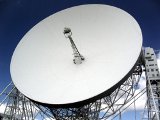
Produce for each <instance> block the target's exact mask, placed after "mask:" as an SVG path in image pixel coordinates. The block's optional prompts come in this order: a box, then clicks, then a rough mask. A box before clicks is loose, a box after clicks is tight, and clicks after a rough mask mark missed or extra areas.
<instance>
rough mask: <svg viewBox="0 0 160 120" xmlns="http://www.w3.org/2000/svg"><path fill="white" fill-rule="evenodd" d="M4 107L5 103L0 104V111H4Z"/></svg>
mask: <svg viewBox="0 0 160 120" xmlns="http://www.w3.org/2000/svg"><path fill="white" fill-rule="evenodd" d="M5 108H6V104H2V105H1V106H0V113H4V111H5Z"/></svg>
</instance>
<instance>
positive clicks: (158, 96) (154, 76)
mask: <svg viewBox="0 0 160 120" xmlns="http://www.w3.org/2000/svg"><path fill="white" fill-rule="evenodd" d="M144 59H145V68H146V72H145V73H146V89H147V101H146V105H145V109H144V113H143V117H142V119H148V120H160V73H159V68H158V64H157V58H156V54H155V52H154V50H153V48H150V47H146V48H145V49H144Z"/></svg>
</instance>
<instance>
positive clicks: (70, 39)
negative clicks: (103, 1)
mask: <svg viewBox="0 0 160 120" xmlns="http://www.w3.org/2000/svg"><path fill="white" fill-rule="evenodd" d="M142 59H143V55H142V33H141V29H140V27H139V25H138V23H137V22H136V20H135V19H134V18H133V17H132V16H131V15H129V14H128V13H127V12H125V11H123V10H121V9H119V8H116V7H113V6H108V5H97V4H91V5H80V6H76V7H72V8H68V9H65V10H62V11H60V12H57V13H55V14H53V15H51V16H49V17H47V18H46V19H44V20H42V21H40V22H39V23H38V24H37V25H35V26H34V27H33V28H32V29H31V30H30V31H28V32H27V33H26V35H25V36H24V37H23V38H22V40H21V41H20V42H19V44H18V45H17V47H16V49H15V51H14V53H13V56H12V60H11V65H10V71H11V77H12V80H13V83H14V85H15V86H16V88H17V89H18V90H19V91H20V92H21V93H22V94H24V95H25V96H26V97H27V98H28V99H30V100H31V101H32V102H34V103H35V104H37V105H38V106H40V107H41V106H43V107H47V108H48V109H49V110H50V111H51V113H52V114H53V116H54V117H55V118H56V119H58V120H59V119H69V120H70V119H95V120H96V119H98V118H100V117H102V115H100V114H99V113H98V112H100V111H101V110H104V109H106V108H109V109H107V112H108V114H105V115H104V117H103V118H107V117H108V116H109V115H112V114H113V113H109V110H110V108H112V107H113V109H114V110H112V111H118V110H119V109H120V108H121V106H122V104H118V103H117V101H118V100H119V99H120V98H121V97H123V98H125V101H124V103H123V104H126V103H127V102H128V101H130V100H131V99H132V98H133V95H132V94H134V92H133V85H134V83H136V82H138V81H139V78H140V76H141V74H142V65H144V60H142ZM122 92H123V93H122ZM132 92H133V93H132ZM119 94H121V95H119ZM122 94H123V95H122ZM114 105H115V106H116V107H114ZM102 106H105V107H102ZM106 106H107V107H106Z"/></svg>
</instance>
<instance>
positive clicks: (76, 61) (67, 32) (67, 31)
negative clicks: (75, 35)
mask: <svg viewBox="0 0 160 120" xmlns="http://www.w3.org/2000/svg"><path fill="white" fill-rule="evenodd" d="M63 33H64V35H65V37H66V38H68V39H69V40H70V43H71V47H72V49H73V55H74V59H73V62H74V64H81V63H82V61H83V60H84V57H83V56H82V55H81V54H80V53H79V51H78V49H77V47H76V45H75V43H74V41H73V39H72V37H71V36H72V31H71V29H70V28H67V27H65V28H64V31H63Z"/></svg>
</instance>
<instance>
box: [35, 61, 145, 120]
mask: <svg viewBox="0 0 160 120" xmlns="http://www.w3.org/2000/svg"><path fill="white" fill-rule="evenodd" d="M141 74H142V62H140V63H139V64H138V65H137V66H136V68H135V70H134V72H133V73H132V75H131V76H130V77H129V78H128V79H127V80H126V81H125V82H124V83H123V84H122V85H121V86H119V87H118V88H117V89H116V90H115V91H114V92H113V93H112V94H111V95H109V96H106V97H104V98H102V99H99V100H96V101H95V102H93V103H90V104H87V105H84V106H81V107H79V108H53V107H47V109H48V111H49V112H50V113H52V115H53V116H54V118H55V119H56V120H100V119H102V120H106V119H108V118H109V117H111V116H113V115H114V114H115V113H117V112H119V110H120V109H121V108H122V107H124V106H125V105H126V104H127V103H130V101H132V100H133V98H135V96H134V94H135V90H136V85H137V84H138V82H139V80H140V77H141ZM144 92H145V90H143V92H142V93H144ZM37 106H38V107H39V108H40V109H41V110H42V111H43V110H44V106H41V105H37Z"/></svg>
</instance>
